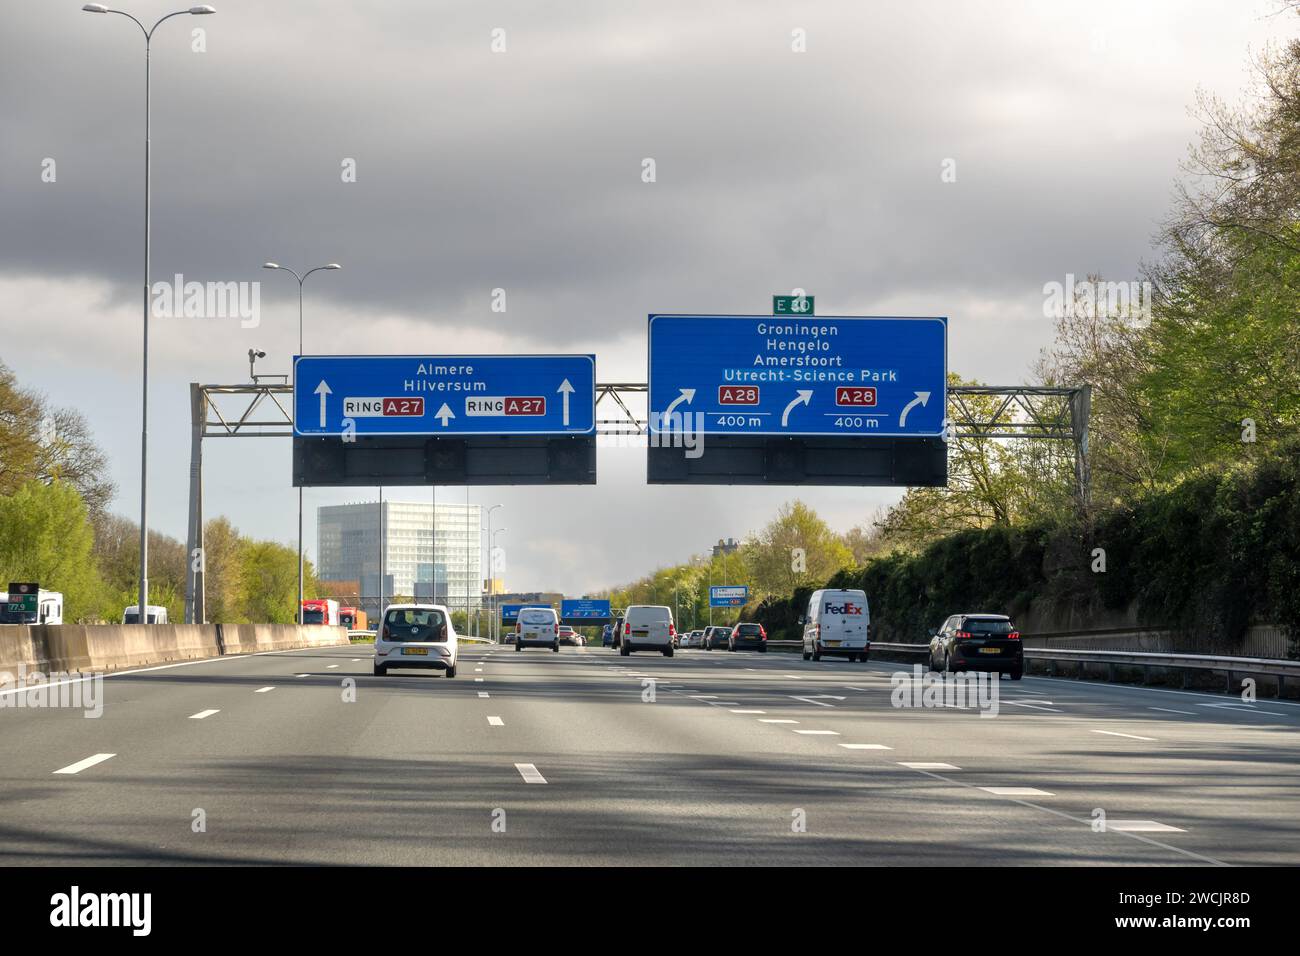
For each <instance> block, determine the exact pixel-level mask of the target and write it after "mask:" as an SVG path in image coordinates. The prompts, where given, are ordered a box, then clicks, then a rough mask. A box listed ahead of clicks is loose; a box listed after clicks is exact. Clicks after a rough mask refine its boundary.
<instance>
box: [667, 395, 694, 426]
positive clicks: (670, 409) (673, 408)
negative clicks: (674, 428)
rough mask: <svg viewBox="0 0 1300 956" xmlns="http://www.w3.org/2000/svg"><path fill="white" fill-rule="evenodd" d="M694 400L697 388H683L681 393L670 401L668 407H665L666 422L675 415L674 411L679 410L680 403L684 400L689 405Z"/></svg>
mask: <svg viewBox="0 0 1300 956" xmlns="http://www.w3.org/2000/svg"><path fill="white" fill-rule="evenodd" d="M694 400H695V389H693V388H683V389H681V394H680V395H678V396H677V397H676V398H674V399H673V400H672V401H671V402H669V403H668V407H667V408H665V409H664V414H663V420H664V421H666V422H671V421H672V417H673V412H674V411H676V410H677V406H678V405H680V404H681V403H682V402H685V403H686V404H687V405H689V404H690V403H691V402H693V401H694ZM670 430H671V429H670Z"/></svg>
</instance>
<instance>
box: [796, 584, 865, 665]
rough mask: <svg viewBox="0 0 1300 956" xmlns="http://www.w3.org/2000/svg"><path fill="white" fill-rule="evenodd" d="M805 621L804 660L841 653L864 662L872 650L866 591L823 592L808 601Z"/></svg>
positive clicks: (803, 619)
mask: <svg viewBox="0 0 1300 956" xmlns="http://www.w3.org/2000/svg"><path fill="white" fill-rule="evenodd" d="M801 620H802V621H803V659H804V660H809V659H812V660H814V661H819V660H821V659H822V655H823V654H840V655H843V656H845V657H847V658H848V659H849V660H851V661H859V660H861V661H865V660H866V659H867V654H868V653H869V652H870V650H871V611H870V609H869V608H868V607H867V592H866V591H849V590H821V591H814V592H813V593H812V596H811V597H809V598H808V611H807V613H806V614H805V615H804V616H803V618H801Z"/></svg>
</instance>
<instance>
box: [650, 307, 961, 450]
mask: <svg viewBox="0 0 1300 956" xmlns="http://www.w3.org/2000/svg"><path fill="white" fill-rule="evenodd" d="M947 378H948V320H947V319H946V318H942V317H934V318H893V317H871V316H815V317H814V316H770V315H658V314H657V315H651V316H650V368H649V378H648V381H649V427H650V431H651V433H652V434H660V433H671V432H680V431H688V432H689V431H694V432H696V433H702V434H711V435H712V434H716V435H790V436H795V435H844V436H854V437H870V436H877V435H878V436H881V437H900V436H912V437H932V436H937V435H942V434H943V432H944V427H945V415H946V411H945V408H946V404H947Z"/></svg>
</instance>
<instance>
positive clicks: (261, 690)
mask: <svg viewBox="0 0 1300 956" xmlns="http://www.w3.org/2000/svg"><path fill="white" fill-rule="evenodd" d="M273 690H275V688H274V687H259V688H258V689H257V690H255V691H253V693H254V694H266V693H269V692H270V691H273Z"/></svg>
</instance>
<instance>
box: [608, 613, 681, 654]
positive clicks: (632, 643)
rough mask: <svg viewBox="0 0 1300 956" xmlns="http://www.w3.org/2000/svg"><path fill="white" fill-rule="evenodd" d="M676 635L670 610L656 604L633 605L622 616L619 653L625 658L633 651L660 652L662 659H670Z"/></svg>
mask: <svg viewBox="0 0 1300 956" xmlns="http://www.w3.org/2000/svg"><path fill="white" fill-rule="evenodd" d="M676 635H677V628H676V627H674V626H673V612H672V608H668V607H664V606H662V605H658V604H633V605H632V606H631V607H629V608H628V609H627V612H626V613H625V614H624V615H623V639H622V640H621V641H620V642H619V653H620V654H621V655H623V656H624V657H627V656H628V655H629V654H631V653H632V652H633V651H661V652H662V653H663V655H664V657H672V656H673V638H674V637H675V636H676Z"/></svg>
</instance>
